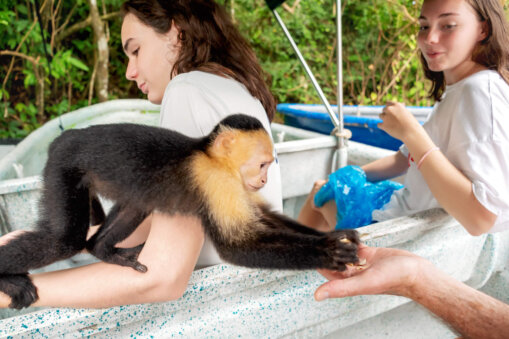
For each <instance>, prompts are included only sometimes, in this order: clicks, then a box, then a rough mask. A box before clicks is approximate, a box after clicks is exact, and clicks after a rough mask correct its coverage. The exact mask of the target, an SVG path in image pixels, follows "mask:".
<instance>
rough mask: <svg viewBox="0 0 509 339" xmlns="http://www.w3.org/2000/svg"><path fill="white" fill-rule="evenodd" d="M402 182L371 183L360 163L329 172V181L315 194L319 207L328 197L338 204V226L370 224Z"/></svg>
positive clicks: (353, 226)
mask: <svg viewBox="0 0 509 339" xmlns="http://www.w3.org/2000/svg"><path fill="white" fill-rule="evenodd" d="M401 188H403V185H401V184H399V183H397V182H394V181H389V180H384V181H380V182H377V183H371V182H369V181H367V180H366V173H364V171H363V170H362V169H361V168H360V167H359V166H346V167H343V168H340V169H339V170H337V171H336V172H334V173H332V174H330V175H329V181H328V182H327V183H326V184H325V185H323V186H322V188H321V189H320V190H319V191H318V192H317V193H316V194H315V198H314V202H315V205H316V206H317V207H321V206H323V204H325V203H326V202H327V201H329V200H333V199H334V200H335V202H336V206H337V210H338V212H337V215H336V217H337V223H336V229H345V228H357V227H361V226H366V225H369V224H371V222H372V221H373V220H372V218H371V212H373V210H376V209H380V208H382V206H384V205H385V204H386V203H388V202H389V200H390V199H391V195H392V193H393V192H394V191H395V190H399V189H401Z"/></svg>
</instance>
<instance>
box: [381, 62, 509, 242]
mask: <svg viewBox="0 0 509 339" xmlns="http://www.w3.org/2000/svg"><path fill="white" fill-rule="evenodd" d="M423 127H424V129H425V130H426V132H427V133H428V134H429V136H430V137H431V139H432V140H433V142H434V143H435V145H437V146H438V147H440V150H441V151H442V153H443V154H444V155H445V156H446V157H447V159H449V161H450V162H451V163H452V164H453V165H454V166H456V168H457V169H458V170H460V171H461V172H462V173H463V174H464V175H465V176H466V177H467V178H468V179H469V180H470V181H471V182H472V188H473V192H474V195H475V197H476V198H477V200H478V201H479V202H480V203H481V204H482V205H483V206H484V207H485V208H486V209H488V210H489V211H491V212H492V213H494V214H496V215H497V219H496V221H495V224H494V226H493V227H492V229H491V230H490V232H491V233H493V232H498V231H503V230H507V229H509V85H508V84H507V83H506V82H505V81H504V79H503V78H502V77H501V76H500V74H499V73H498V72H495V71H491V70H485V71H481V72H477V73H475V74H473V75H471V76H469V77H467V78H465V79H463V80H461V81H459V82H457V83H455V84H453V85H448V86H447V87H446V89H445V92H444V94H443V97H442V100H441V101H439V102H438V103H437V104H435V107H434V109H433V111H432V112H431V114H430V116H429V117H428V119H427V121H426V122H425V123H424V126H423ZM400 151H401V152H402V153H403V155H405V156H407V157H408V149H407V148H406V146H405V145H402V146H401V148H400ZM404 184H405V187H404V188H403V189H401V190H399V191H397V192H395V193H394V194H393V195H392V197H391V200H390V201H389V202H388V203H387V204H386V205H385V206H384V207H383V209H381V210H375V211H373V219H374V220H377V221H383V220H387V219H392V218H395V217H399V216H404V215H409V214H412V213H415V212H418V211H423V210H426V209H429V208H434V207H440V205H439V204H438V202H437V201H436V199H435V198H434V197H433V194H432V193H431V191H430V190H429V188H428V185H427V184H426V182H425V180H424V178H423V176H422V175H421V173H420V171H419V170H418V169H417V165H416V164H415V163H414V162H410V167H409V168H408V171H407V174H406V177H405V183H404Z"/></svg>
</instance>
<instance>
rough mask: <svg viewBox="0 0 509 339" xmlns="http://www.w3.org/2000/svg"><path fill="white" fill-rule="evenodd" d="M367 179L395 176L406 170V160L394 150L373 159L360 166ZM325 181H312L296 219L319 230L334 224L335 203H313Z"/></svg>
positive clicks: (325, 230) (331, 228)
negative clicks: (320, 205) (382, 156)
mask: <svg viewBox="0 0 509 339" xmlns="http://www.w3.org/2000/svg"><path fill="white" fill-rule="evenodd" d="M362 169H363V170H364V172H366V177H367V179H368V181H371V182H376V181H380V180H386V179H390V178H395V177H397V176H400V175H402V174H404V173H405V172H406V170H407V169H408V160H407V158H406V157H405V156H404V155H403V154H402V153H401V152H399V151H398V152H396V153H394V154H392V155H389V156H387V157H385V158H381V159H378V160H375V161H373V162H371V163H369V164H366V165H364V166H362ZM325 183H326V181H325V180H319V181H317V182H315V183H314V185H313V188H312V189H311V192H310V193H309V195H308V196H307V198H306V201H305V202H304V204H303V206H302V208H301V210H300V212H299V216H298V217H297V220H298V221H299V222H301V223H302V224H304V225H307V226H309V227H312V228H315V229H317V230H319V231H323V232H329V231H331V230H333V229H334V226H335V225H336V213H337V207H336V203H335V202H334V201H333V200H331V201H328V202H327V203H325V205H323V206H322V207H320V208H317V207H316V206H315V204H314V198H315V194H316V192H318V191H319V190H320V188H321V187H322V186H323V185H324V184H325Z"/></svg>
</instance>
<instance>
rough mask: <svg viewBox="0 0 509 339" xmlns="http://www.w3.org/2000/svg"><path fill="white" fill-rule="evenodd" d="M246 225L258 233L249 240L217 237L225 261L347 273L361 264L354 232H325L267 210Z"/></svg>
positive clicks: (252, 234) (245, 264) (357, 241)
mask: <svg viewBox="0 0 509 339" xmlns="http://www.w3.org/2000/svg"><path fill="white" fill-rule="evenodd" d="M262 209H263V208H262ZM246 226H247V227H246V228H248V229H251V230H254V233H251V234H250V235H249V237H248V238H247V239H246V237H245V238H244V239H243V240H236V241H233V242H232V243H229V244H227V243H223V242H222V240H221V238H217V237H216V241H215V242H216V248H217V250H218V252H219V254H220V255H221V257H222V258H223V259H224V260H226V261H229V262H231V263H234V264H237V265H241V266H247V267H259V268H276V269H316V268H325V267H328V268H329V269H332V270H344V269H345V264H347V263H355V262H357V261H358V258H357V244H358V243H359V238H358V234H357V232H356V231H354V230H344V231H335V232H330V233H322V232H319V231H316V230H313V229H310V228H308V227H305V226H303V225H301V224H299V223H298V222H296V221H294V220H293V219H290V218H288V217H286V216H284V215H281V214H279V213H274V212H270V211H267V210H264V211H263V213H262V215H261V216H260V219H259V220H258V221H257V222H255V223H253V224H251V225H246ZM238 239H242V238H240V237H239V238H238Z"/></svg>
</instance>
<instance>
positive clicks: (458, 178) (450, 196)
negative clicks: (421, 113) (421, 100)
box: [379, 103, 497, 235]
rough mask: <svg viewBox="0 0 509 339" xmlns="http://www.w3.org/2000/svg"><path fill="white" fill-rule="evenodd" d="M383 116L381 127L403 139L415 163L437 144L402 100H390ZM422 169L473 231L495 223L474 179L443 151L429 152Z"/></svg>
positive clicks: (442, 201) (438, 194)
mask: <svg viewBox="0 0 509 339" xmlns="http://www.w3.org/2000/svg"><path fill="white" fill-rule="evenodd" d="M381 118H382V120H383V122H382V123H381V124H380V125H379V126H380V128H381V129H383V130H384V131H386V132H387V133H389V134H390V135H391V136H393V137H395V138H398V139H400V140H401V141H403V142H404V143H405V145H406V146H407V148H408V150H409V151H410V153H411V154H412V157H413V159H414V161H415V163H417V164H419V163H420V161H421V159H422V157H423V155H424V154H425V153H426V152H428V151H429V150H431V149H432V148H434V147H435V144H434V143H433V141H432V140H431V138H430V137H429V135H428V134H427V133H426V131H425V130H424V128H423V127H422V126H421V125H420V124H419V123H418V122H417V120H415V118H414V117H413V116H412V115H411V113H410V112H408V111H407V110H406V108H405V106H404V105H403V104H400V103H389V104H388V105H387V107H386V108H385V109H384V113H382V115H381ZM420 171H421V173H422V176H423V177H424V180H425V181H426V183H427V184H428V187H429V189H430V191H431V193H433V196H434V197H435V199H437V201H438V202H439V203H440V205H441V206H442V207H443V208H444V209H445V210H446V211H447V213H449V214H450V215H451V216H453V217H454V218H455V219H456V220H458V221H459V222H460V223H461V224H462V225H463V227H465V228H466V230H467V231H468V232H469V233H470V234H472V235H481V234H483V233H486V232H487V231H489V230H490V228H491V227H492V226H493V225H494V223H495V220H496V218H497V216H496V215H495V214H493V213H491V212H490V211H489V210H487V209H486V208H485V207H484V206H483V205H482V204H481V203H480V202H479V201H478V200H477V198H476V197H475V195H474V192H473V188H472V182H471V181H470V180H469V179H468V178H467V177H466V176H465V175H464V174H463V173H461V172H460V171H459V170H458V169H457V168H456V167H455V166H454V165H453V164H452V163H451V162H450V161H449V160H448V159H447V158H446V157H445V156H444V155H443V154H442V152H440V151H439V150H437V151H432V152H431V153H429V154H428V155H427V156H426V158H425V159H424V160H423V162H422V163H421V167H420Z"/></svg>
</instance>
